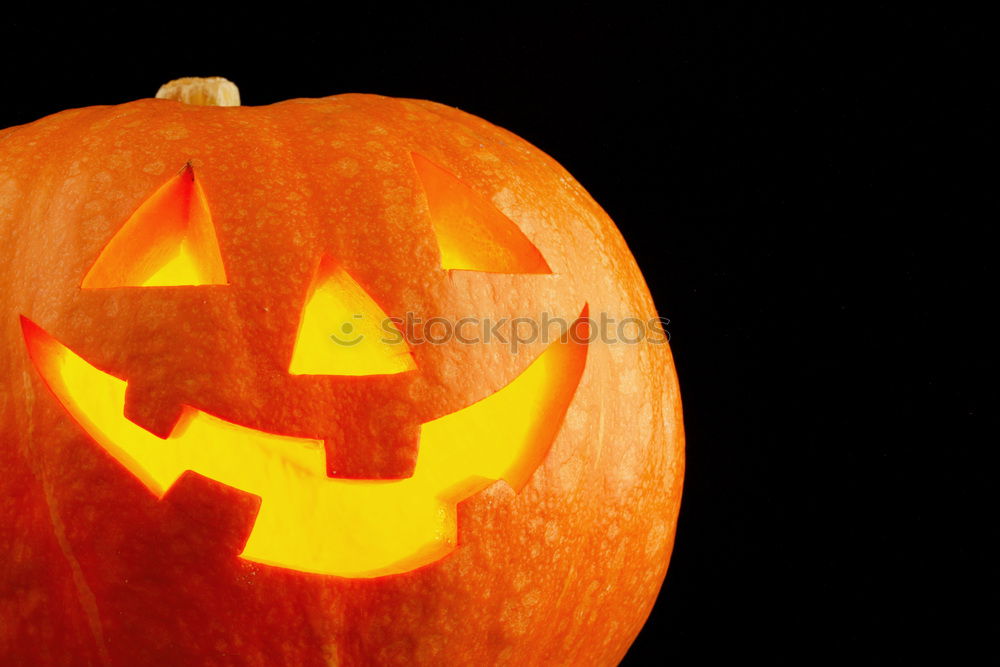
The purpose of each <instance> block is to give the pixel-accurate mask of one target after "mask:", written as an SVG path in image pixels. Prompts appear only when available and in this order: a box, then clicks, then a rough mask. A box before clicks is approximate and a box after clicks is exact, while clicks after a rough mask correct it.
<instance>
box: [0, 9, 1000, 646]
mask: <svg viewBox="0 0 1000 667" xmlns="http://www.w3.org/2000/svg"><path fill="white" fill-rule="evenodd" d="M709 4H713V5H714V3H691V5H690V6H687V5H677V4H670V5H668V6H666V7H665V8H661V9H659V10H656V11H654V12H653V13H649V12H648V11H647V12H639V11H629V10H627V9H618V10H615V11H610V10H608V9H607V8H604V7H601V6H597V5H588V4H586V3H584V4H577V5H574V6H573V8H572V10H567V11H559V12H556V11H553V12H551V13H549V14H544V13H542V12H540V11H539V10H538V9H537V8H536V9H534V10H533V11H531V12H520V11H517V10H514V9H512V8H510V7H507V6H504V7H502V8H494V9H491V10H489V11H482V10H481V13H474V12H472V11H471V10H470V9H469V8H468V7H466V8H465V9H461V10H459V9H452V10H448V11H445V10H437V9H431V8H422V9H420V10H419V11H416V12H412V13H410V14H407V15H401V14H398V13H395V12H394V11H392V10H390V8H389V7H388V6H385V7H378V8H374V9H371V10H361V11H358V12H356V13H346V12H344V11H342V10H340V9H334V10H331V11H329V13H327V14H324V15H322V16H317V15H316V14H314V13H312V12H310V11H306V10H301V11H298V12H292V11H291V10H288V9H286V10H284V11H283V12H279V13H278V14H277V15H270V14H269V15H268V16H267V18H265V19H252V18H247V17H239V16H233V15H230V14H225V13H222V12H218V13H213V12H211V11H209V10H206V9H205V8H203V7H198V8H197V9H196V8H194V7H193V6H185V5H176V4H175V5H172V6H171V7H165V8H164V9H163V10H162V11H161V15H159V16H157V17H156V18H152V17H143V18H138V17H130V16H128V15H127V14H125V13H121V12H116V11H112V10H101V9H88V10H87V11H86V13H80V14H78V15H75V16H68V15H66V14H63V13H55V12H53V15H52V16H50V17H42V18H40V17H22V16H20V15H8V17H7V18H6V19H4V23H3V25H4V28H3V43H2V44H0V54H2V56H3V57H2V59H0V75H2V84H0V85H2V86H3V89H4V92H3V98H2V99H3V103H2V105H0V126H7V125H13V124H19V123H23V122H28V121H31V120H34V119H36V118H38V117H41V116H44V115H47V114H50V113H53V112H56V111H59V110H62V109H65V108H70V107H76V106H89V105H94V104H112V103H120V102H125V101H129V100H132V99H136V98H140V97H149V96H151V95H152V94H153V93H155V91H156V89H157V87H158V86H159V84H160V83H162V82H165V81H167V80H169V79H172V78H176V77H179V76H187V75H223V76H226V77H228V78H230V79H231V80H233V81H235V82H236V83H237V84H238V85H239V86H240V89H241V93H242V95H243V101H244V104H250V105H256V104H267V103H270V102H275V101H280V100H283V99H287V98H291V97H319V96H325V95H329V94H334V93H338V92H349V91H350V92H375V93H381V94H386V95H392V96H402V97H418V98H426V99H433V100H436V101H438V102H443V103H446V104H450V105H453V106H457V107H460V108H462V109H464V110H466V111H469V112H471V113H474V114H477V115H480V116H482V117H484V118H486V119H488V120H490V121H492V122H494V123H496V124H498V125H501V126H503V127H506V128H507V129H509V130H511V131H513V132H515V133H517V134H519V135H521V136H522V137H524V138H526V139H527V140H529V141H531V142H532V143H534V144H535V145H537V146H538V147H540V148H541V149H542V150H544V151H546V152H547V153H549V154H550V155H552V156H553V157H555V158H556V159H557V160H559V161H560V162H561V163H562V164H563V165H564V166H565V167H566V168H567V169H568V170H569V171H570V172H572V173H573V174H574V175H575V176H576V177H577V179H578V180H580V182H581V183H583V185H584V186H585V187H586V188H587V189H588V190H589V191H590V193H591V194H592V195H593V196H594V198H595V199H597V201H599V202H600V203H601V204H602V205H603V206H604V208H605V209H606V210H607V211H608V212H609V213H610V214H611V216H612V218H614V220H615V221H616V222H617V224H618V225H619V227H620V228H621V230H622V233H623V234H624V236H625V238H626V240H627V241H628V243H629V246H630V247H631V248H632V250H633V252H634V253H635V255H636V258H637V260H638V262H639V265H640V267H641V268H642V269H643V271H644V274H645V276H646V278H647V281H648V283H649V287H650V289H651V291H652V293H653V296H654V298H655V300H656V303H657V305H658V308H659V310H660V313H661V315H663V316H665V317H668V318H669V319H670V320H671V324H670V327H669V328H670V330H671V333H672V337H673V338H672V346H673V350H674V354H675V357H676V361H677V369H678V373H679V375H680V381H681V387H682V393H683V397H684V402H685V422H686V429H687V435H688V450H687V452H688V473H687V478H686V482H685V490H684V501H683V504H682V510H681V518H680V524H679V529H678V537H677V544H676V548H675V552H674V557H673V561H672V564H671V568H670V572H669V574H668V576H667V580H666V584H665V586H664V589H663V591H662V593H661V595H660V599H659V601H658V602H657V605H656V608H655V609H654V611H653V614H652V616H651V617H650V620H649V622H648V623H647V625H646V627H645V629H644V630H643V632H642V634H641V635H640V636H639V638H638V640H637V641H636V643H635V645H634V646H633V648H632V650H631V651H630V653H629V655H628V657H627V658H626V660H625V663H624V664H627V665H643V664H659V663H668V662H669V663H671V664H681V665H683V664H702V663H704V662H705V661H706V660H709V659H713V658H729V659H733V658H753V659H764V660H769V661H785V660H789V659H791V660H796V661H797V662H805V663H807V664H809V663H814V662H817V661H819V659H820V658H826V657H829V656H833V655H840V656H846V657H850V658H852V659H854V660H855V661H857V662H869V661H872V662H896V661H901V660H903V658H904V656H907V655H910V654H926V653H927V652H928V651H929V650H931V649H932V648H945V649H946V650H948V651H949V653H951V655H952V657H954V656H955V655H956V654H957V653H960V652H962V651H964V650H967V649H968V648H970V647H971V646H972V645H973V644H974V643H975V642H976V641H977V640H980V639H983V638H985V637H986V636H987V631H988V630H990V629H992V630H993V631H994V632H995V627H996V626H995V609H989V610H988V611H983V603H982V602H980V600H982V599H985V598H986V596H987V592H986V591H987V587H988V584H987V581H988V578H987V574H988V573H990V574H991V576H995V573H996V569H995V564H994V563H992V562H989V563H988V562H987V559H986V557H985V554H984V553H983V552H982V551H981V550H980V549H979V546H980V545H981V539H980V537H979V536H980V535H983V534H989V533H991V532H994V525H995V520H993V519H984V518H983V517H982V516H981V515H982V514H983V512H982V509H983V508H984V507H986V504H985V503H986V498H987V496H988V495H989V494H988V485H989V484H990V482H991V481H992V479H993V476H994V475H995V472H994V469H993V468H990V467H989V466H987V465H985V464H984V463H981V462H979V461H978V459H979V457H980V456H981V454H982V450H983V449H985V448H986V447H987V446H988V444H989V442H994V443H995V441H996V436H995V435H993V436H992V438H990V440H989V441H987V439H986V436H985V435H982V434H984V433H986V432H987V431H991V432H992V433H993V434H995V433H996V417H995V414H994V413H995V410H996V408H995V406H996V401H997V390H996V386H995V383H994V376H995V373H996V370H997V364H996V359H995V356H993V355H992V354H987V352H986V351H987V350H989V349H990V347H991V346H994V343H993V338H994V335H993V329H992V326H991V324H992V321H993V319H994V318H993V312H992V311H993V310H994V308H995V304H996V303H997V298H996V293H995V290H994V288H995V285H996V283H997V280H996V274H997V272H996V268H995V265H996V260H995V254H996V248H997V246H996V243H995V238H994V237H993V235H992V234H991V233H990V228H991V227H992V224H991V223H995V222H996V221H997V216H996V196H995V187H996V176H997V170H996V141H995V133H994V130H993V124H994V122H995V118H996V106H995V105H993V104H992V103H991V101H990V100H991V98H992V97H993V96H995V95H996V94H997V90H996V88H997V79H996V77H995V76H994V75H993V74H992V73H990V72H989V71H988V70H987V68H985V67H983V66H982V65H983V64H984V63H987V62H988V60H986V59H985V53H984V50H985V49H984V47H985V46H986V44H987V40H988V38H989V32H988V26H989V24H988V22H986V21H985V19H984V18H983V17H976V16H957V15H953V14H945V13H944V12H942V11H939V10H928V9H923V8H918V7H915V6H913V5H908V6H904V7H903V8H900V9H898V10H897V9H892V8H891V7H888V6H886V5H885V4H883V3H868V4H867V5H866V6H865V9H864V10H863V11H853V10H849V9H844V8H838V9H836V10H834V9H828V10H822V9H815V8H813V9H811V10H809V13H806V12H805V10H802V9H797V10H794V9H780V10H779V9H774V8H771V9H767V8H761V7H756V8H749V7H746V6H743V5H737V6H729V7H726V8H720V7H718V6H714V7H712V8H709V7H707V6H705V5H709ZM801 4H813V3H801ZM313 11H315V10H313ZM191 21H195V22H200V24H201V25H202V26H205V27H204V29H190V28H186V27H185V26H187V25H189V24H190V22H191ZM987 427H989V428H987Z"/></svg>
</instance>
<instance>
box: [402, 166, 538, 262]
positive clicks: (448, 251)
mask: <svg viewBox="0 0 1000 667" xmlns="http://www.w3.org/2000/svg"><path fill="white" fill-rule="evenodd" d="M412 157H413V166H414V167H416V170H417V174H418V176H419V177H420V181H421V183H422V184H423V186H424V193H425V194H426V195H427V204H428V206H429V208H430V216H431V224H433V226H434V233H435V235H436V236H437V242H438V249H439V250H440V251H441V268H443V269H455V270H466V271H486V272H489V273H552V271H551V269H549V265H548V264H547V263H546V262H545V259H544V258H543V257H542V253H540V252H539V251H538V248H536V247H535V246H534V244H532V243H531V241H529V240H528V237H526V236H525V235H524V233H523V232H522V231H521V230H520V229H519V228H518V227H517V225H516V224H514V222H513V221H512V220H511V219H510V218H508V217H507V216H505V215H504V214H503V213H501V212H500V211H499V210H497V208H496V207H495V206H494V205H493V204H492V203H490V202H489V201H488V200H487V199H485V198H484V197H482V196H481V195H479V194H477V193H476V192H475V191H474V190H473V189H472V188H470V187H469V186H468V185H466V184H465V183H463V182H462V181H460V180H459V179H458V178H456V177H455V176H453V175H452V174H450V173H448V172H447V171H445V170H444V169H442V168H441V167H439V166H437V165H436V164H434V163H433V162H431V161H430V160H428V159H427V158H425V157H423V156H421V155H417V154H416V153H413V154H412Z"/></svg>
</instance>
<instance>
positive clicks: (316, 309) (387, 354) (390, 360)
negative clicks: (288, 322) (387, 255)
mask: <svg viewBox="0 0 1000 667" xmlns="http://www.w3.org/2000/svg"><path fill="white" fill-rule="evenodd" d="M392 326H393V325H392V324H391V323H389V322H388V317H387V316H386V314H385V312H383V310H382V309H381V308H379V306H378V304H377V303H375V301H374V300H372V298H371V297H370V296H369V295H368V293H367V292H365V290H364V289H363V288H362V287H361V286H360V285H359V284H358V283H357V282H355V281H354V279H353V278H351V276H350V275H348V273H347V272H346V271H344V270H343V269H342V268H340V267H338V266H336V265H334V264H333V262H332V261H330V260H329V259H328V258H326V257H324V258H323V260H322V261H321V262H320V265H319V268H318V269H317V271H316V275H315V277H314V278H313V282H312V285H311V286H310V288H309V293H308V296H307V297H306V305H305V307H304V308H303V309H302V315H301V320H300V321H299V330H298V335H297V336H296V337H295V346H294V348H293V349H292V361H291V363H290V364H289V366H288V372H289V373H291V374H292V375H391V374H393V373H402V372H404V371H412V370H414V369H415V368H416V367H417V366H416V364H415V363H414V362H413V357H412V356H410V350H409V346H408V345H407V344H406V341H404V340H403V337H402V336H401V335H398V330H395V331H394V330H393V329H390V330H387V329H385V327H392ZM393 331H394V333H393V335H392V336H390V333H391V332H393Z"/></svg>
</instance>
